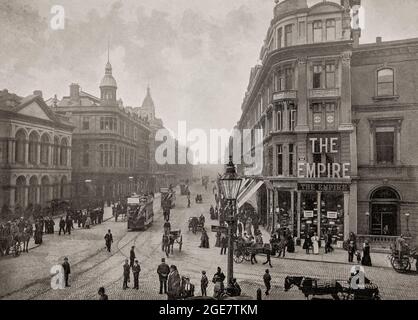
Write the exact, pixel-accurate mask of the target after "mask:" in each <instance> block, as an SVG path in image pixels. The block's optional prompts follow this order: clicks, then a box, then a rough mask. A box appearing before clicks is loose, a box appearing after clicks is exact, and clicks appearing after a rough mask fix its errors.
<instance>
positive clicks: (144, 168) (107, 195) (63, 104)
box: [49, 62, 153, 204]
mask: <svg viewBox="0 0 418 320" xmlns="http://www.w3.org/2000/svg"><path fill="white" fill-rule="evenodd" d="M116 92H117V83H116V80H115V79H114V77H113V75H112V66H111V64H110V63H109V62H108V63H107V64H106V68H105V75H104V77H103V79H102V81H101V83H100V98H98V97H95V96H94V95H92V94H89V93H86V92H83V91H82V90H80V86H79V85H78V84H71V85H70V95H69V96H66V97H63V98H62V100H58V99H52V100H50V101H49V103H50V104H51V105H52V106H53V109H54V110H55V112H56V113H58V114H63V115H67V116H68V117H69V118H70V119H71V122H72V123H73V124H74V126H75V127H76V129H75V130H74V134H73V154H72V162H73V198H74V200H80V202H81V203H82V204H85V202H88V199H89V198H91V197H92V196H94V199H96V200H104V201H111V200H115V199H119V198H121V197H125V196H127V195H128V194H130V193H132V192H149V191H153V190H152V188H151V185H150V179H151V177H150V153H149V139H150V133H151V131H150V127H149V123H148V121H146V120H145V119H143V118H141V117H139V116H138V115H137V114H136V113H135V112H134V111H133V108H131V107H124V106H123V102H122V100H121V99H119V100H117V95H116Z"/></svg>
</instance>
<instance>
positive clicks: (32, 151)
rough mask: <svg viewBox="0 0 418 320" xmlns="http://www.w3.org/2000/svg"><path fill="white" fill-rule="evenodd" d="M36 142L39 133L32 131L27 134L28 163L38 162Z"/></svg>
mask: <svg viewBox="0 0 418 320" xmlns="http://www.w3.org/2000/svg"><path fill="white" fill-rule="evenodd" d="M38 144H39V135H38V134H37V133H36V132H35V131H33V132H32V133H31V134H30V135H29V163H31V164H37V163H38Z"/></svg>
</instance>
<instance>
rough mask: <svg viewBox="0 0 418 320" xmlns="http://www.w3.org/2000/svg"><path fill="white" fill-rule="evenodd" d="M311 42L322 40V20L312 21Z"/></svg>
mask: <svg viewBox="0 0 418 320" xmlns="http://www.w3.org/2000/svg"><path fill="white" fill-rule="evenodd" d="M313 42H314V43H316V42H322V21H314V23H313Z"/></svg>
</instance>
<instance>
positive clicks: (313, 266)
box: [0, 185, 418, 300]
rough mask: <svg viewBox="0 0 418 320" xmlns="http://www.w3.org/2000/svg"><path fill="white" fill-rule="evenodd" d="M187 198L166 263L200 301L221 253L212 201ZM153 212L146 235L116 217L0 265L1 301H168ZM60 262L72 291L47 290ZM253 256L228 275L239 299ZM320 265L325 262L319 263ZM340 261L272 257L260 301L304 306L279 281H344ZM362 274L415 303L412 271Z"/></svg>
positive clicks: (175, 213) (158, 220) (248, 284)
mask: <svg viewBox="0 0 418 320" xmlns="http://www.w3.org/2000/svg"><path fill="white" fill-rule="evenodd" d="M191 192H192V199H194V197H193V195H195V194H196V193H201V194H203V204H195V203H194V202H193V203H192V207H191V208H187V198H186V197H184V196H180V195H179V196H178V197H177V201H176V207H175V208H174V209H173V210H172V212H171V221H170V222H171V225H172V229H173V230H174V229H178V230H181V234H182V236H183V247H182V250H181V252H180V251H179V246H178V244H177V243H176V244H175V246H174V252H173V254H172V255H170V257H169V258H167V259H166V261H167V263H168V264H169V265H171V264H174V265H176V266H177V267H178V270H179V272H180V274H181V275H184V276H189V277H190V279H191V282H192V283H193V284H195V287H196V292H195V295H200V278H201V271H202V270H205V271H207V276H208V278H209V287H208V289H207V292H208V294H210V295H211V294H212V293H213V283H212V282H211V280H212V276H213V274H214V273H215V272H216V268H217V267H218V266H219V267H221V268H222V270H223V271H224V273H225V274H226V270H227V255H220V248H216V247H214V244H215V234H214V233H212V232H210V225H212V224H213V225H216V224H218V223H217V221H211V220H210V217H209V207H210V205H211V204H212V203H213V202H214V200H213V195H212V193H210V192H205V191H204V189H203V188H202V187H201V186H198V185H194V186H192V187H191ZM178 194H179V193H178ZM159 206H160V202H159V201H155V202H154V211H155V216H154V224H153V225H152V226H151V227H150V228H149V229H147V230H145V231H139V232H128V231H127V228H126V222H117V223H116V222H114V219H110V220H108V221H106V222H105V223H103V224H102V225H98V226H96V227H94V228H93V229H90V230H76V232H74V233H72V234H71V236H65V237H64V236H61V237H58V236H56V235H54V236H53V237H54V238H53V240H54V241H49V240H48V241H45V242H44V244H42V246H40V247H38V248H35V249H33V250H31V251H30V252H29V253H28V254H24V255H21V256H20V257H18V258H6V259H0V284H1V285H0V299H36V300H38V299H39V300H44V299H46V300H51V299H54V300H55V299H58V300H61V299H63V300H64V299H69V300H74V299H77V300H96V299H97V298H98V296H97V290H98V288H99V287H101V286H103V287H104V288H105V289H106V294H108V296H109V299H112V300H115V299H122V300H166V299H167V297H166V295H160V294H158V289H159V281H158V275H157V273H156V269H157V266H158V265H159V263H160V261H161V258H162V257H164V254H163V252H162V251H161V239H162V233H163V227H162V226H163V218H162V212H161V210H160V207H159ZM202 213H203V214H204V215H205V218H206V229H207V230H208V235H209V238H210V240H209V242H210V246H211V247H210V248H209V249H203V248H199V244H200V236H201V235H200V233H198V234H196V235H195V234H193V233H192V232H191V231H189V230H188V218H189V217H192V216H200V214H202ZM107 229H111V230H112V233H113V237H114V244H113V247H112V252H111V253H108V252H106V250H105V248H104V240H103V237H104V234H105V233H106V231H107ZM264 239H269V238H268V237H267V238H266V237H264ZM132 245H134V246H135V250H136V256H137V258H138V260H139V262H140V265H141V269H142V270H141V273H140V277H139V287H140V288H139V290H133V289H127V290H123V289H122V273H123V268H122V265H123V263H124V260H125V259H126V258H127V257H128V256H129V250H130V248H131V246H132ZM64 256H68V257H69V260H70V261H69V262H70V264H71V271H72V272H71V275H70V284H71V287H70V288H66V289H64V290H53V289H51V285H50V279H51V278H50V277H51V276H50V268H51V267H52V266H53V265H54V264H57V263H62V258H63V257H64ZM257 258H258V263H257V264H254V265H251V263H249V262H247V261H244V262H243V263H241V264H234V277H236V278H237V279H238V282H239V284H240V286H241V288H242V294H243V295H248V296H252V297H255V296H256V291H257V289H258V288H261V289H262V290H263V288H264V284H263V274H264V272H265V269H266V265H263V264H262V262H264V261H265V256H263V255H259V256H257ZM302 258H303V259H302ZM310 259H312V260H310ZM319 259H324V261H318V260H319ZM327 259H331V260H330V261H327ZM345 259H346V255H345V254H344V252H343V251H342V252H339V251H335V252H334V253H333V254H332V255H324V254H322V255H319V256H315V257H313V256H308V257H307V256H306V255H305V254H304V253H303V252H302V251H300V250H299V248H298V252H297V253H295V254H292V255H286V258H284V259H283V258H280V259H279V258H275V259H272V264H273V267H272V268H270V274H271V276H272V291H271V294H270V295H269V296H267V297H266V296H264V295H263V299H266V300H284V299H286V300H304V299H305V297H304V296H303V294H302V293H301V292H300V291H299V290H297V289H295V288H293V289H291V290H290V291H289V292H284V288H283V284H284V279H285V277H286V276H288V275H295V276H297V275H303V276H310V277H316V278H320V279H339V280H344V279H348V277H349V275H350V269H351V265H349V264H348V263H345V262H344V261H345ZM372 259H373V261H375V260H376V259H377V258H376V257H374V255H373V256H372ZM376 263H377V262H376ZM365 272H366V276H367V277H368V278H369V279H371V280H372V281H373V282H374V283H376V284H378V286H379V289H380V292H381V295H382V298H383V299H402V300H415V299H417V296H418V289H417V288H418V277H417V276H416V274H415V273H413V274H412V273H411V274H398V273H396V272H395V271H394V270H392V269H389V268H381V267H365ZM131 281H132V280H131ZM130 286H132V283H131V284H130Z"/></svg>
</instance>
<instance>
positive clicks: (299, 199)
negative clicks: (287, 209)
mask: <svg viewBox="0 0 418 320" xmlns="http://www.w3.org/2000/svg"><path fill="white" fill-rule="evenodd" d="M301 203H302V193H301V191H299V190H298V191H297V206H296V211H297V219H298V221H297V237H298V239H300V216H301Z"/></svg>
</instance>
